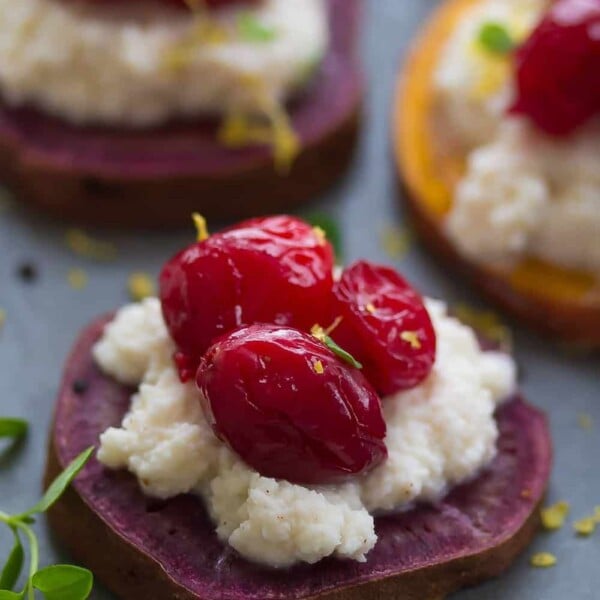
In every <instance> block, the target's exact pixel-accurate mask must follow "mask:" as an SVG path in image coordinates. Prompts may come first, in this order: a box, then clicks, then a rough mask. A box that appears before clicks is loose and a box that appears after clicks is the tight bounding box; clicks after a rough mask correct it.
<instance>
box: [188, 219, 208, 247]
mask: <svg viewBox="0 0 600 600" xmlns="http://www.w3.org/2000/svg"><path fill="white" fill-rule="evenodd" d="M192 221H194V226H195V227H196V240H197V241H198V242H203V241H205V240H207V239H208V238H209V237H210V234H209V233H208V227H207V226H206V219H205V218H204V217H203V216H202V215H201V214H200V213H192Z"/></svg>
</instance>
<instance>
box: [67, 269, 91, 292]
mask: <svg viewBox="0 0 600 600" xmlns="http://www.w3.org/2000/svg"><path fill="white" fill-rule="evenodd" d="M67 281H68V282H69V285H70V286H71V287H72V288H73V289H74V290H82V289H83V288H84V287H85V286H86V285H87V283H88V276H87V273H86V272H85V271H84V270H83V269H70V270H69V272H68V273H67Z"/></svg>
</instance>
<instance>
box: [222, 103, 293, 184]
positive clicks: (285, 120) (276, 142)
mask: <svg viewBox="0 0 600 600" xmlns="http://www.w3.org/2000/svg"><path fill="white" fill-rule="evenodd" d="M267 117H268V120H269V122H268V123H265V122H264V120H262V119H259V118H256V117H250V116H248V115H243V114H241V113H236V114H231V115H230V116H228V117H227V118H226V119H225V121H224V122H223V125H222V126H221V129H220V130H219V133H218V139H219V142H220V143H221V144H223V145H224V146H227V147H228V148H244V147H246V146H249V145H252V144H262V145H267V146H272V148H273V155H274V156H273V157H274V160H275V167H276V169H277V171H278V172H279V173H281V174H286V173H288V172H289V170H290V168H291V166H292V164H293V162H294V160H295V159H296V157H297V156H298V154H299V152H300V141H299V139H298V136H297V135H296V132H295V131H294V129H293V127H292V125H291V123H290V120H289V117H288V115H287V113H286V112H285V110H284V109H283V108H282V107H277V109H276V110H274V111H272V112H271V114H268V115H267Z"/></svg>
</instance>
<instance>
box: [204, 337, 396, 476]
mask: <svg viewBox="0 0 600 600" xmlns="http://www.w3.org/2000/svg"><path fill="white" fill-rule="evenodd" d="M196 383H197V385H198V387H199V389H200V391H201V392H202V397H203V404H204V409H205V413H206V415H207V419H208V421H209V422H210V423H211V424H212V426H213V429H214V431H215V433H216V435H217V436H218V437H219V438H220V439H222V440H223V441H224V442H226V443H227V444H228V445H229V446H230V447H231V448H232V449H233V450H234V451H235V452H236V453H237V454H238V455H239V456H240V457H241V458H242V459H243V460H244V461H245V462H246V463H247V464H248V465H250V466H251V467H252V468H254V469H256V470H257V471H258V472H259V473H261V474H262V475H264V476H267V477H275V478H281V479H286V480H288V481H291V482H294V483H301V484H327V483H334V482H338V481H343V480H345V479H347V478H348V477H351V476H354V475H358V474H361V473H366V472H367V471H369V470H370V469H372V468H374V467H375V466H376V465H378V464H380V463H381V462H382V461H383V460H384V459H385V458H386V456H387V450H386V447H385V443H384V438H385V434H386V426H385V421H384V419H383V415H382V412H381V403H380V400H379V398H378V396H377V394H376V392H375V390H374V389H373V387H372V386H371V385H370V384H369V382H368V381H367V379H366V378H365V377H364V376H363V374H362V373H361V371H360V370H358V369H356V368H353V367H351V366H349V365H348V364H346V363H344V362H342V361H340V360H339V359H338V358H337V357H336V356H335V355H334V354H333V353H332V352H331V351H330V350H329V349H328V348H327V347H326V346H325V345H324V344H322V343H321V342H319V341H318V340H317V339H316V338H314V337H312V336H310V335H309V334H307V333H304V332H301V331H298V330H296V329H292V328H289V327H279V326H276V325H252V326H249V327H244V328H242V329H239V330H237V331H234V332H232V333H229V334H228V335H226V336H223V337H222V338H221V339H219V340H218V341H217V342H216V343H215V344H214V345H213V346H212V347H211V348H210V349H209V350H208V352H207V353H206V355H205V356H204V357H203V359H202V361H201V364H200V368H199V369H198V373H197V378H196Z"/></svg>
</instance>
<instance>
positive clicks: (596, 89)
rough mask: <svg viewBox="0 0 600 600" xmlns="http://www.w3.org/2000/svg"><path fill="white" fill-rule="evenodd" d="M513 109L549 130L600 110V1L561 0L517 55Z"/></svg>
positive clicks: (571, 125) (562, 130)
mask: <svg viewBox="0 0 600 600" xmlns="http://www.w3.org/2000/svg"><path fill="white" fill-rule="evenodd" d="M516 84H517V100H516V102H515V104H514V106H513V107H512V109H511V110H512V112H515V113H519V114H524V115H526V116H528V117H529V118H530V119H531V120H532V121H533V122H534V123H535V124H536V125H537V126H538V127H539V128H541V129H542V130H544V131H546V132H547V133H549V134H552V135H557V136H562V135H567V134H569V133H571V132H572V131H574V130H575V129H576V128H577V127H579V126H581V125H583V124H584V123H585V122H586V121H588V120H589V119H590V118H591V117H593V116H594V115H595V114H597V113H598V112H599V111H600V0H558V2H556V3H555V4H554V5H553V6H552V8H550V10H549V11H548V13H547V14H546V16H545V17H544V18H543V19H542V22H541V23H540V24H539V25H538V27H537V28H536V29H535V30H534V31H533V33H532V35H531V37H530V38H529V39H528V40H527V41H526V42H525V44H524V45H523V46H522V47H521V48H520V49H519V51H518V52H517V56H516Z"/></svg>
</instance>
